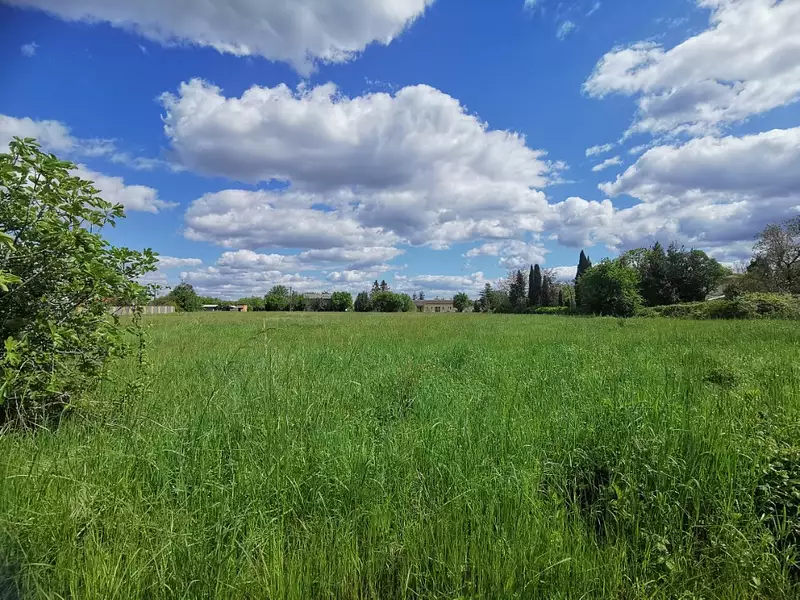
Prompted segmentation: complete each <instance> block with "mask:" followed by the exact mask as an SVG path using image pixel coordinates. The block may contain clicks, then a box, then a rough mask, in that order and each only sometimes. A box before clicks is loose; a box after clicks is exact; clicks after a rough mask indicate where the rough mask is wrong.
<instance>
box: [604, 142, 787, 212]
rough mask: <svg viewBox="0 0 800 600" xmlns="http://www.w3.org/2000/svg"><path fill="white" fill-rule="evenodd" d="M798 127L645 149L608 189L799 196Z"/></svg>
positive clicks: (646, 195)
mask: <svg viewBox="0 0 800 600" xmlns="http://www.w3.org/2000/svg"><path fill="white" fill-rule="evenodd" d="M798 165H800V127H796V128H794V129H774V130H772V131H766V132H763V133H758V134H754V135H746V136H743V137H735V136H727V137H722V138H717V137H703V138H697V139H693V140H691V141H689V142H688V143H686V144H684V145H682V146H658V147H655V148H652V149H650V150H648V151H647V152H646V153H645V154H644V155H643V156H641V157H640V158H639V160H638V161H637V162H636V164H634V165H633V166H631V167H630V168H629V169H628V170H627V171H625V172H624V173H623V174H622V175H620V176H619V177H617V180H616V181H615V182H614V183H606V184H603V185H601V189H602V191H603V192H604V193H606V194H609V195H618V194H629V195H633V196H636V197H639V198H642V199H645V200H647V201H652V200H656V199H657V198H659V197H661V196H663V195H669V196H676V197H677V196H684V195H686V194H689V193H691V192H697V191H702V192H706V193H720V194H726V195H727V194H733V195H735V196H737V197H750V198H761V199H764V198H774V197H795V198H798V197H800V168H798Z"/></svg>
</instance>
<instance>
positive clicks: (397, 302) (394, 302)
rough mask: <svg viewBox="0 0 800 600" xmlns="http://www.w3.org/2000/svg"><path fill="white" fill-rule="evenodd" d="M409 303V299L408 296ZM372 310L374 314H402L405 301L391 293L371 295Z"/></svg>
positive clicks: (398, 295)
mask: <svg viewBox="0 0 800 600" xmlns="http://www.w3.org/2000/svg"><path fill="white" fill-rule="evenodd" d="M408 299H409V301H410V300H411V297H410V296H408ZM371 300H372V310H374V311H376V312H402V311H403V310H404V309H405V306H406V303H405V299H404V298H403V297H402V296H401V295H400V294H395V293H393V292H377V293H375V294H373V295H372V298H371Z"/></svg>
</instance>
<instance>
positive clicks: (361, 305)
mask: <svg viewBox="0 0 800 600" xmlns="http://www.w3.org/2000/svg"><path fill="white" fill-rule="evenodd" d="M354 306H355V310H356V312H370V311H371V310H372V300H370V295H369V294H368V293H367V292H359V294H358V295H357V296H356V301H355V305H354Z"/></svg>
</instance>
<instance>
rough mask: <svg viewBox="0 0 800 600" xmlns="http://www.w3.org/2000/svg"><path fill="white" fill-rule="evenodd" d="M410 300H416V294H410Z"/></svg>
mask: <svg viewBox="0 0 800 600" xmlns="http://www.w3.org/2000/svg"><path fill="white" fill-rule="evenodd" d="M411 299H412V300H416V299H417V292H414V293H413V294H411Z"/></svg>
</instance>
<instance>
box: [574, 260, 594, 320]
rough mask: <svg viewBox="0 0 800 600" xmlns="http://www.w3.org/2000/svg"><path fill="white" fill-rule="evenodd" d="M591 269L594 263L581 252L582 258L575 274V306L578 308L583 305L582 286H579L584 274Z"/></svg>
mask: <svg viewBox="0 0 800 600" xmlns="http://www.w3.org/2000/svg"><path fill="white" fill-rule="evenodd" d="M591 268H592V261H591V260H589V257H588V256H586V253H585V252H584V251H583V250H581V256H580V258H579V259H578V271H577V272H576V273H575V304H577V305H578V306H580V304H581V296H580V286H579V285H578V282H579V281H580V280H581V277H583V274H584V273H586V271H588V270H589V269H591Z"/></svg>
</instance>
